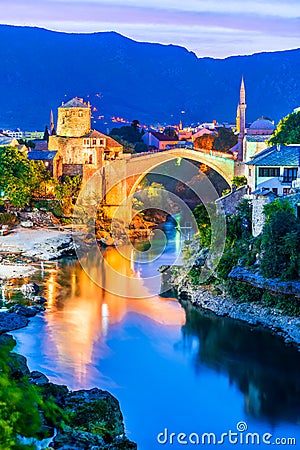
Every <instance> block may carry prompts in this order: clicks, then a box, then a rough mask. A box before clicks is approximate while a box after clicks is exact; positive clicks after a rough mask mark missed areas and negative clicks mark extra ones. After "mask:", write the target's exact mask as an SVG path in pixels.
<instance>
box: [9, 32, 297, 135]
mask: <svg viewBox="0 0 300 450" xmlns="http://www.w3.org/2000/svg"><path fill="white" fill-rule="evenodd" d="M0 42H1V47H2V55H1V70H0V89H1V97H0V127H3V128H15V127H17V126H18V127H20V128H27V129H36V128H39V129H42V128H43V127H44V126H45V124H46V123H48V121H49V119H48V118H49V111H50V109H53V110H54V112H55V113H56V108H57V107H58V105H59V104H61V102H62V101H65V100H66V99H69V98H71V97H74V96H76V95H77V96H79V97H84V98H85V99H87V100H90V101H91V103H92V105H93V106H94V107H95V108H97V111H95V122H94V123H93V126H94V127H95V128H99V129H102V130H104V131H106V127H107V126H108V125H106V124H105V123H104V122H109V118H110V117H111V116H121V117H125V118H126V119H128V120H129V121H131V120H133V119H136V118H137V119H139V120H140V121H141V122H144V123H154V122H161V123H167V124H168V123H178V122H179V120H180V119H182V120H183V122H184V124H188V123H191V122H198V121H199V122H202V121H210V120H213V119H217V120H219V121H221V122H222V121H225V120H229V121H233V120H234V119H235V114H236V107H237V103H238V97H239V85H240V80H241V77H242V75H244V77H245V84H246V101H247V105H248V106H247V120H248V121H253V120H255V119H256V118H257V117H260V116H262V115H265V116H268V117H271V118H272V119H274V120H275V121H278V120H279V119H280V118H281V117H282V116H284V115H286V114H288V113H289V112H291V111H292V110H293V108H295V107H297V106H299V104H300V95H299V92H300V73H299V70H298V69H299V67H300V49H291V50H283V51H278V52H260V53H255V54H253V55H242V56H229V57H227V58H225V59H216V58H210V57H204V58H202V57H201V58H198V57H197V56H196V55H195V53H193V52H191V51H189V50H187V49H186V48H184V47H180V46H177V45H173V44H170V45H164V44H156V43H144V42H137V41H135V40H133V39H131V38H128V37H126V36H123V35H121V34H119V33H117V32H115V31H108V32H95V33H65V32H56V31H52V30H47V29H42V28H38V27H18V26H10V25H0ZM96 94H99V96H96ZM88 96H89V97H88ZM181 111H185V113H181ZM97 115H104V116H105V118H104V120H97Z"/></svg>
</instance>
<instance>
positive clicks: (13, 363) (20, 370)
mask: <svg viewBox="0 0 300 450" xmlns="http://www.w3.org/2000/svg"><path fill="white" fill-rule="evenodd" d="M10 356H11V360H10V361H9V367H10V369H11V372H10V376H11V377H12V378H14V379H20V378H22V377H25V376H27V375H29V374H30V370H29V369H28V366H27V359H26V358H25V356H23V355H19V354H18V353H13V352H12V353H11V354H10Z"/></svg>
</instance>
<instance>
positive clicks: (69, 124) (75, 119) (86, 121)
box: [57, 107, 91, 137]
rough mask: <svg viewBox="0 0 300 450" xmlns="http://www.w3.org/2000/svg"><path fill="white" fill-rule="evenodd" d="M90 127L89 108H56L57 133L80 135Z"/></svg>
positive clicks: (66, 135) (70, 135)
mask: <svg viewBox="0 0 300 450" xmlns="http://www.w3.org/2000/svg"><path fill="white" fill-rule="evenodd" d="M90 129H91V110H90V108H74V107H72V108H58V120H57V134H58V135H59V136H65V137H80V136H84V135H85V134H87V133H88V132H89V131H90Z"/></svg>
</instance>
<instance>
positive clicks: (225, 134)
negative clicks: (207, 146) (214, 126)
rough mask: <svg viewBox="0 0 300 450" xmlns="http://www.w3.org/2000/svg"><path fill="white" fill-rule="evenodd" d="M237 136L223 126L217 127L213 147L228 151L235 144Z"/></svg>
mask: <svg viewBox="0 0 300 450" xmlns="http://www.w3.org/2000/svg"><path fill="white" fill-rule="evenodd" d="M237 141H238V138H237V136H236V135H235V134H234V133H233V132H232V130H228V129H227V128H225V127H222V128H219V131H218V136H217V137H216V138H215V140H214V143H213V149H214V150H219V151H221V152H228V151H229V150H230V149H231V148H232V147H233V146H234V145H236V144H237Z"/></svg>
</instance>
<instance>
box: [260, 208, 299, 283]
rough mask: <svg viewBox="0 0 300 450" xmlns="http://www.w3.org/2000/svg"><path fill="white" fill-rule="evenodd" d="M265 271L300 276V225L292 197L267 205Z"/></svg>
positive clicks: (264, 232) (263, 236) (263, 272)
mask: <svg viewBox="0 0 300 450" xmlns="http://www.w3.org/2000/svg"><path fill="white" fill-rule="evenodd" d="M264 213H265V216H266V222H265V225H264V228H263V233H262V244H261V247H262V250H263V256H262V260H261V272H262V274H263V275H264V276H265V277H266V278H273V277H279V278H281V279H296V278H299V275H300V256H299V255H300V224H299V221H298V220H297V218H296V215H295V210H294V208H293V207H292V206H291V204H290V203H289V202H288V200H285V201H280V200H279V199H277V200H275V201H274V202H272V203H270V204H269V205H266V206H265V208H264Z"/></svg>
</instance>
